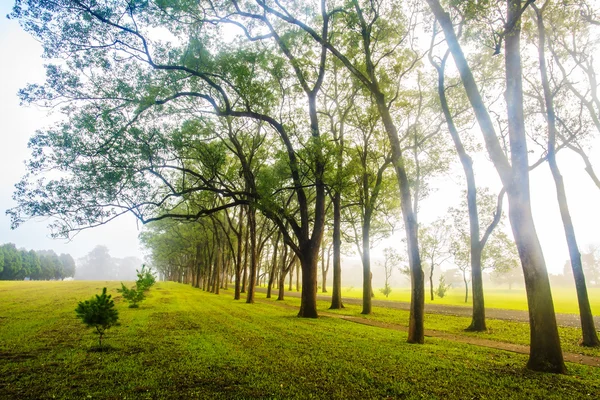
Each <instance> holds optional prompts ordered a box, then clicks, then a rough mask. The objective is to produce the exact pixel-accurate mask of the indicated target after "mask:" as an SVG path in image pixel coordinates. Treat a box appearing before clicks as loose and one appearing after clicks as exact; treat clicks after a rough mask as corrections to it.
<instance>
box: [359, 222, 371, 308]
mask: <svg viewBox="0 0 600 400" xmlns="http://www.w3.org/2000/svg"><path fill="white" fill-rule="evenodd" d="M366 211H367V212H365V217H364V221H363V226H362V247H363V251H362V265H363V301H362V306H363V307H362V311H361V314H371V312H372V302H371V298H372V294H373V293H372V289H371V276H372V274H371V213H370V212H369V211H370V210H366Z"/></svg>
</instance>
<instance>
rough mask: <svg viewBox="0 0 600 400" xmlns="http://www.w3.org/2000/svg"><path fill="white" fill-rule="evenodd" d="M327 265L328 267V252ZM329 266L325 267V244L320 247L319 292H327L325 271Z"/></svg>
mask: <svg viewBox="0 0 600 400" xmlns="http://www.w3.org/2000/svg"><path fill="white" fill-rule="evenodd" d="M327 258H328V259H327V266H328V267H329V252H327ZM328 270H329V268H327V269H325V246H322V247H321V276H322V278H323V279H322V280H321V293H327V272H328Z"/></svg>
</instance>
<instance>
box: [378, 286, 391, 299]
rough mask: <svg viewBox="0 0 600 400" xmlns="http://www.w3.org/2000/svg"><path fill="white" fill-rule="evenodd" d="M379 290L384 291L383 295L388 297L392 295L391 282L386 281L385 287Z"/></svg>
mask: <svg viewBox="0 0 600 400" xmlns="http://www.w3.org/2000/svg"><path fill="white" fill-rule="evenodd" d="M379 291H380V292H381V293H383V295H384V296H385V297H386V298H387V297H388V296H389V295H390V293H392V288H391V287H390V285H389V284H387V283H386V284H385V286H384V287H383V288H381V289H379Z"/></svg>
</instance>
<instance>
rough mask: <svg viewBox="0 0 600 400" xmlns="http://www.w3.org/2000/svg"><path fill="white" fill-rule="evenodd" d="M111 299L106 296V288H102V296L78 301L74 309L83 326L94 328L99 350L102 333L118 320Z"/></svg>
mask: <svg viewBox="0 0 600 400" xmlns="http://www.w3.org/2000/svg"><path fill="white" fill-rule="evenodd" d="M111 297H112V296H111V295H110V294H109V295H107V294H106V288H103V289H102V294H100V295H96V296H95V297H92V298H91V299H89V300H85V301H80V302H79V304H78V305H77V308H76V309H75V313H76V314H77V317H78V318H81V321H82V322H83V323H84V324H86V325H87V326H88V327H90V328H96V333H97V334H98V335H99V336H98V344H99V347H100V348H102V338H103V336H104V332H105V331H106V330H107V329H108V328H110V327H111V326H113V325H116V324H117V321H118V319H119V312H118V311H117V310H116V309H115V303H114V301H112V300H111Z"/></svg>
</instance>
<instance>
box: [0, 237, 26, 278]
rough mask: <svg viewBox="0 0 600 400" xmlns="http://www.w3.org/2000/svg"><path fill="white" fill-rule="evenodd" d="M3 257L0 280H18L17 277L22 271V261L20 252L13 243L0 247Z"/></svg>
mask: <svg viewBox="0 0 600 400" xmlns="http://www.w3.org/2000/svg"><path fill="white" fill-rule="evenodd" d="M0 249H1V251H2V254H3V256H4V263H3V267H4V268H3V270H2V272H1V273H0V280H14V279H19V278H18V276H19V274H20V273H21V271H22V269H23V260H22V259H21V252H19V250H17V247H16V246H15V245H14V244H13V243H7V244H3V245H2V246H0ZM21 279H23V278H21Z"/></svg>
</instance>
